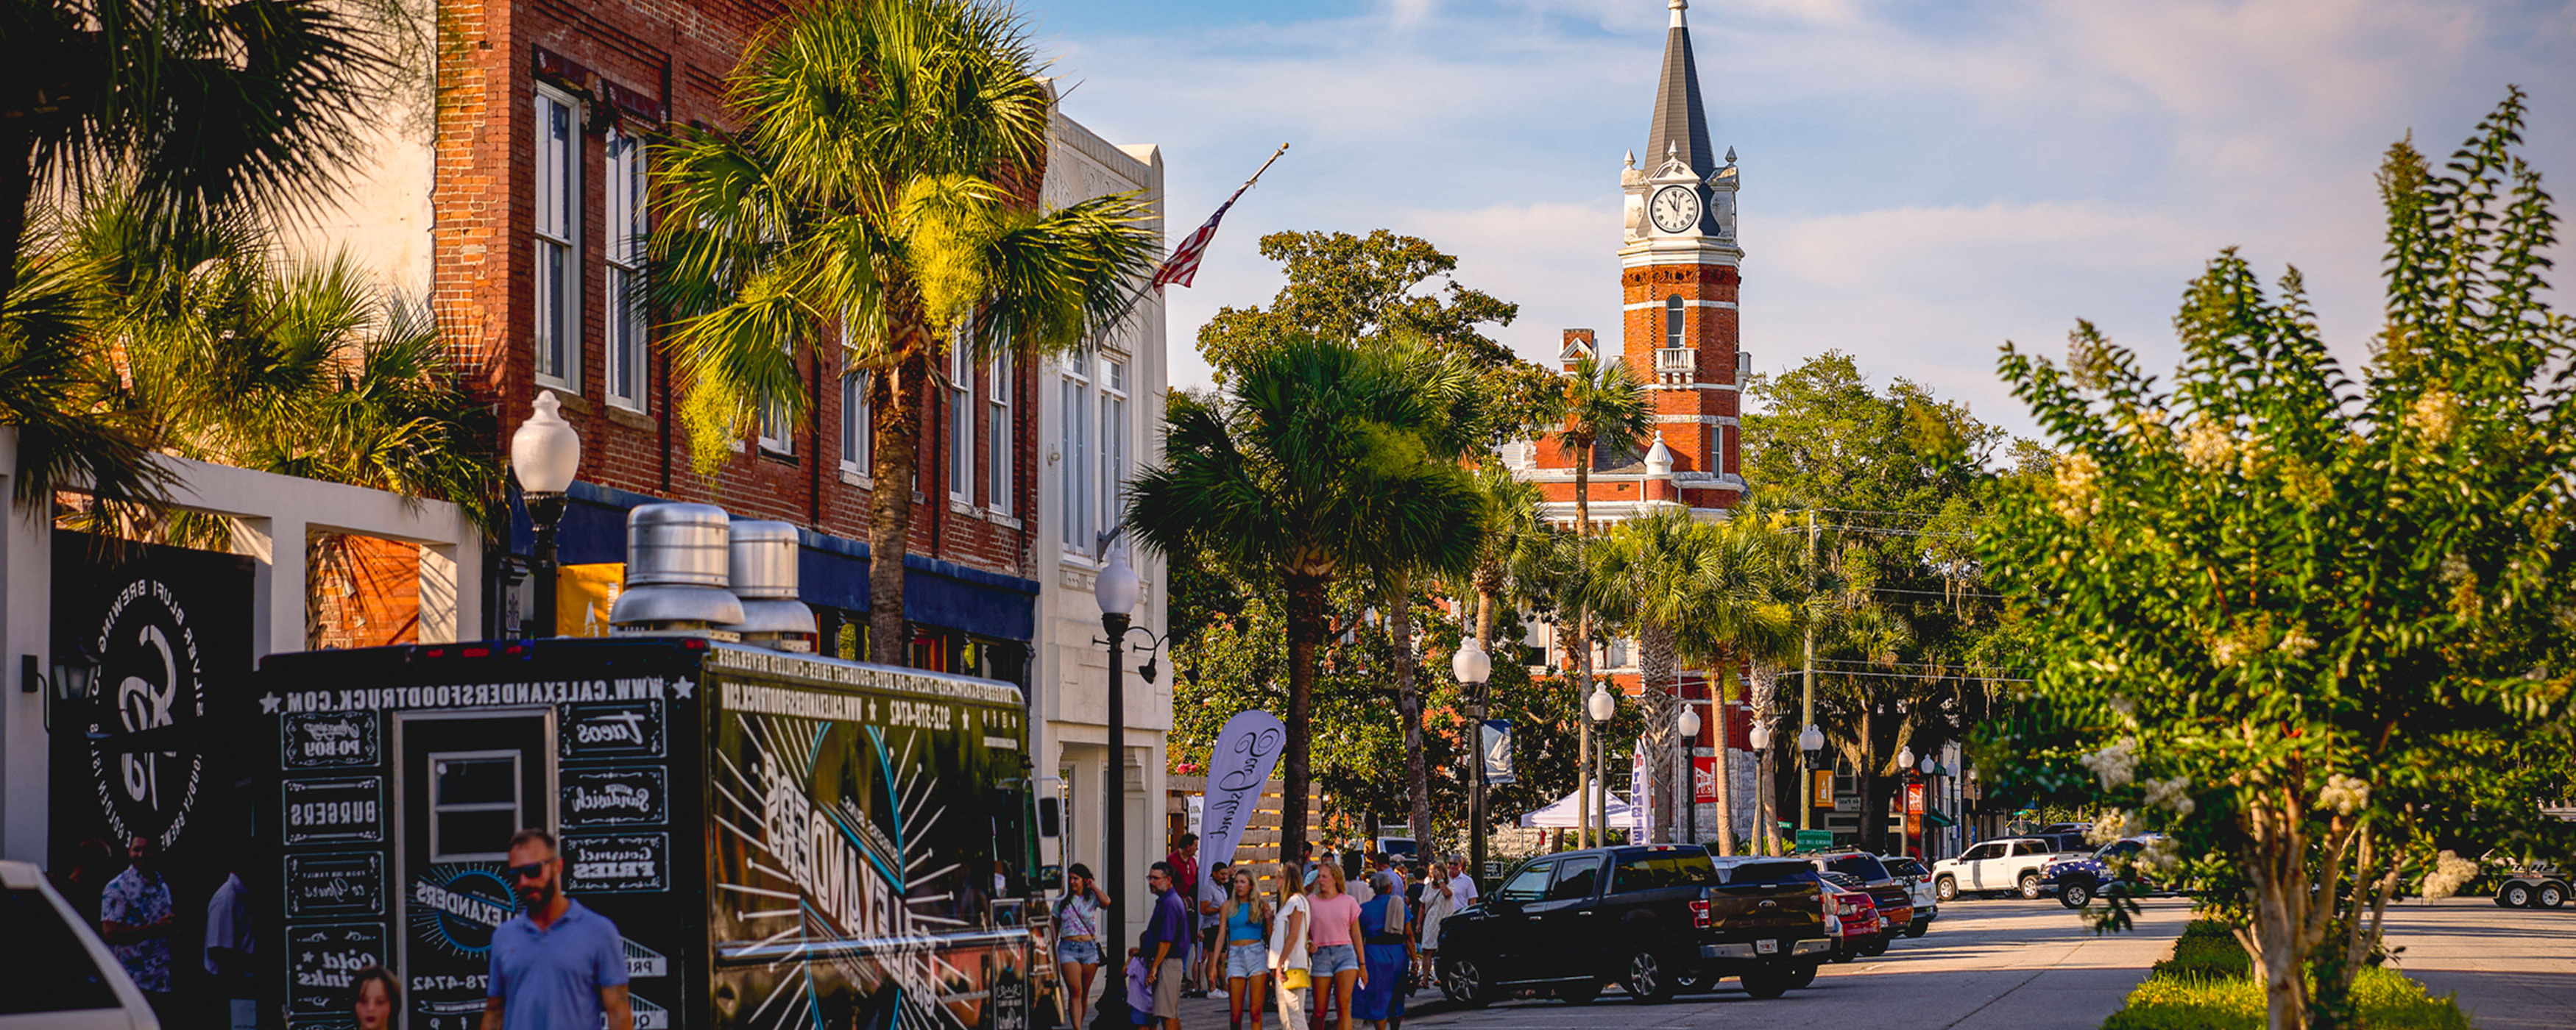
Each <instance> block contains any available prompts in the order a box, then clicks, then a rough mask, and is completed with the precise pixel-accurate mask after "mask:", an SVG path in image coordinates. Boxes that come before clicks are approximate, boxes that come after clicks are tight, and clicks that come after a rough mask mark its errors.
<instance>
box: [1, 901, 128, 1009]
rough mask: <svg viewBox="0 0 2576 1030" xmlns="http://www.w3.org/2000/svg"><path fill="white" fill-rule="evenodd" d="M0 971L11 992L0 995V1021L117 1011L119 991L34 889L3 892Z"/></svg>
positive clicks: (56, 913)
mask: <svg viewBox="0 0 2576 1030" xmlns="http://www.w3.org/2000/svg"><path fill="white" fill-rule="evenodd" d="M0 926H5V927H8V928H9V929H8V932H7V933H0V969H6V970H8V971H9V972H8V974H7V976H8V980H9V989H8V990H5V991H0V1016H16V1015H24V1014H26V1013H30V1012H65V1011H72V1010H78V1009H112V1008H116V1007H118V1006H117V1002H116V991H115V990H114V989H112V988H110V987H108V985H107V977H106V976H105V975H104V974H102V973H100V972H99V969H98V963H96V962H92V961H90V957H89V949H88V948H85V947H82V946H81V941H80V937H79V936H77V935H76V934H74V933H73V931H72V927H71V924H70V923H67V922H64V921H63V917H62V913H61V912H60V911H59V910H57V909H55V908H54V906H53V903H52V902H50V901H47V900H45V895H44V894H43V893H42V892H40V891H37V890H34V889H33V888H28V889H17V890H0Z"/></svg>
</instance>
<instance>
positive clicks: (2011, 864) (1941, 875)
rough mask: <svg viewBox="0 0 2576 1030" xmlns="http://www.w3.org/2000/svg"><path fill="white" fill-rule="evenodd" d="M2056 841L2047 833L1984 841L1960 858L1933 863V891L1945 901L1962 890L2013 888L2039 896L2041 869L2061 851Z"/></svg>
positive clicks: (2025, 894)
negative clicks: (2048, 836)
mask: <svg viewBox="0 0 2576 1030" xmlns="http://www.w3.org/2000/svg"><path fill="white" fill-rule="evenodd" d="M2058 850H2059V849H2058V847H2057V842H2056V841H2053V840H2050V839H2048V838H2044V837H2006V838H2003V839H2000V840H1990V841H1981V842H1979V843H1977V844H1975V845H1972V846H1970V847H1969V848H1968V850H1966V851H1963V852H1960V853H1959V857H1957V858H1945V859H1942V860H1940V861H1938V862H1934V863H1932V885H1933V888H1934V892H1935V893H1936V894H1938V895H1939V897H1940V899H1941V900H1943V901H1955V900H1957V899H1958V897H1959V896H1960V895H1962V894H1993V893H2001V892H2007V891H2008V892H2012V893H2016V894H2019V895H2021V896H2022V897H2025V898H2036V897H2038V896H2039V870H2040V867H2042V866H2045V865H2047V864H2048V859H2049V857H2050V856H2052V855H2055V854H2057V853H2058Z"/></svg>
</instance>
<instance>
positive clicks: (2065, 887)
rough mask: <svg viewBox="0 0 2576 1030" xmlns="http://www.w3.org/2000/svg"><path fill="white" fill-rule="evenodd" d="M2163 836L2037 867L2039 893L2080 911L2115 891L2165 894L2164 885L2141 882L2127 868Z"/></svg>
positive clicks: (2079, 853)
mask: <svg viewBox="0 0 2576 1030" xmlns="http://www.w3.org/2000/svg"><path fill="white" fill-rule="evenodd" d="M2163 836H2164V835H2162V834H2155V833H2150V834H2144V835H2141V836H2136V837H2126V838H2122V839H2120V840H2115V841H2112V842H2111V843H2108V844H2105V845H2102V848H2101V850H2099V851H2070V852H2067V853H2065V854H2062V855H2057V856H2055V857H2052V858H2050V859H2049V860H2048V864H2047V865H2045V866H2042V867H2040V870H2039V891H2040V893H2042V894H2054V895H2056V896H2057V900H2058V902H2059V903H2060V904H2063V905H2065V906H2066V907H2068V908H2083V907H2084V906H2086V905H2090V904H2092V903H2093V899H2095V898H2098V897H2101V896H2102V895H2104V894H2109V893H2113V892H2114V890H2115V889H2116V891H2117V893H2118V895H2119V896H2123V897H2144V896H2146V895H2149V894H2154V893H2159V892H2162V891H2165V890H2167V889H2168V888H2167V887H2166V885H2164V884H2161V883H2154V882H2150V881H2149V880H2146V879H2142V878H2140V877H2139V876H2138V875H2137V871H2136V870H2135V869H2132V868H2130V867H2129V862H2130V860H2131V859H2133V858H2135V857H2137V854H2138V853H2139V852H2141V851H2144V850H2146V849H2147V847H2148V846H2149V845H2152V844H2154V843H2155V842H2156V841H2158V840H2162V839H2163Z"/></svg>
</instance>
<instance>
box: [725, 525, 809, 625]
mask: <svg viewBox="0 0 2576 1030" xmlns="http://www.w3.org/2000/svg"><path fill="white" fill-rule="evenodd" d="M797 549H798V544H797V539H796V527H795V526H792V525H789V524H787V523H784V522H752V521H743V522H736V523H734V524H733V544H732V548H731V552H732V576H733V594H734V596H735V597H738V598H741V599H742V619H741V621H739V622H735V623H733V624H731V625H728V626H725V627H723V628H725V629H727V630H731V631H733V632H735V633H739V634H741V635H742V641H743V643H746V644H758V645H760V646H763V647H769V648H775V649H777V650H780V651H795V652H798V653H802V654H811V653H813V651H814V640H815V632H816V630H815V623H814V610H813V609H811V608H808V607H805V602H803V601H799V600H797V599H796V555H797Z"/></svg>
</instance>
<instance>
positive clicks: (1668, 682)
mask: <svg viewBox="0 0 2576 1030" xmlns="http://www.w3.org/2000/svg"><path fill="white" fill-rule="evenodd" d="M1637 671H1638V672H1639V673H1641V674H1642V677H1641V678H1643V679H1644V680H1645V685H1646V709H1647V715H1646V747H1647V751H1646V754H1647V755H1649V756H1655V757H1657V758H1658V759H1659V760H1655V761H1649V762H1647V763H1646V770H1647V772H1646V782H1647V785H1648V787H1647V790H1646V796H1645V797H1642V798H1634V797H1632V798H1629V799H1628V804H1629V805H1630V806H1632V807H1633V806H1636V805H1646V806H1648V807H1649V808H1650V809H1651V810H1652V811H1653V812H1654V823H1655V840H1654V843H1657V844H1670V843H1672V840H1673V819H1674V817H1675V816H1676V815H1678V814H1680V811H1681V810H1680V809H1678V808H1676V807H1674V801H1673V794H1672V789H1671V787H1672V785H1671V783H1670V782H1669V781H1670V780H1671V779H1672V777H1671V776H1669V775H1667V774H1666V772H1665V769H1666V767H1667V766H1669V765H1670V764H1671V763H1669V762H1666V761H1662V760H1660V757H1661V756H1669V755H1671V754H1672V753H1673V720H1674V719H1675V718H1677V717H1679V715H1680V711H1679V710H1678V706H1677V705H1676V702H1677V701H1679V700H1680V696H1681V693H1680V689H1679V684H1678V683H1677V682H1676V679H1677V677H1676V676H1675V674H1674V671H1673V631H1672V627H1669V626H1665V625H1662V624H1660V623H1654V622H1648V623H1645V624H1644V625H1641V626H1639V627H1638V628H1637Z"/></svg>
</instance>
